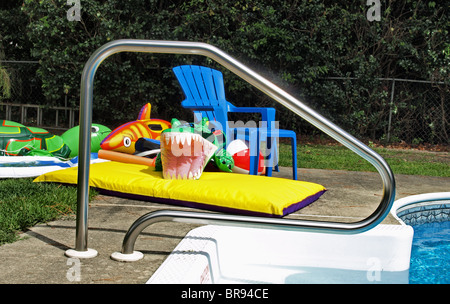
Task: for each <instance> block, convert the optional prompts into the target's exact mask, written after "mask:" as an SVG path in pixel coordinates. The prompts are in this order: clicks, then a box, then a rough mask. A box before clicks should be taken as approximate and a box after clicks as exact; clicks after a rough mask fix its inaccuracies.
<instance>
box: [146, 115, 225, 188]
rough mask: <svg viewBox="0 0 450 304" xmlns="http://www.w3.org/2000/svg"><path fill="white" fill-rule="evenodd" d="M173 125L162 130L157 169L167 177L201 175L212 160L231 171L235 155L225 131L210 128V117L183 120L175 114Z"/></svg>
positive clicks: (177, 177)
mask: <svg viewBox="0 0 450 304" xmlns="http://www.w3.org/2000/svg"><path fill="white" fill-rule="evenodd" d="M171 125H172V127H171V128H170V129H166V130H164V131H163V132H162V133H161V139H160V141H161V144H160V146H161V152H160V153H159V154H158V156H157V158H156V161H155V170H157V171H163V176H164V178H166V179H198V178H200V176H201V174H202V172H203V169H204V168H205V166H206V165H207V164H208V163H209V162H210V161H212V162H213V163H214V164H215V165H216V166H217V168H218V169H220V170H222V171H225V172H232V169H233V166H234V160H233V157H232V156H231V155H230V154H229V153H228V152H227V151H226V149H225V147H226V139H225V135H224V134H223V133H222V132H221V131H214V132H211V130H210V129H209V128H208V125H209V121H208V119H207V118H203V119H202V121H201V122H200V123H182V122H180V121H179V120H178V119H176V118H174V119H172V121H171Z"/></svg>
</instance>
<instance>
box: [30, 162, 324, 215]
mask: <svg viewBox="0 0 450 304" xmlns="http://www.w3.org/2000/svg"><path fill="white" fill-rule="evenodd" d="M77 175H78V168H76V167H75V168H68V169H63V170H58V171H53V172H49V173H45V174H43V175H41V176H39V177H38V178H36V179H35V180H34V181H35V182H59V183H67V184H76V183H77ZM89 184H90V186H92V187H95V188H97V189H99V191H100V192H101V193H104V194H108V195H114V196H120V197H125V198H130V199H139V200H146V201H151V202H156V203H167V204H174V205H181V206H187V207H193V208H199V209H206V210H213V211H220V212H228V213H235V214H245V215H258V216H269V217H283V216H285V215H287V214H289V213H292V212H294V211H297V210H299V209H301V208H303V207H305V206H307V205H309V204H311V203H312V202H314V201H315V200H317V199H318V198H319V197H320V196H321V195H322V194H323V193H324V192H325V191H326V189H325V188H324V187H323V186H321V185H318V184H315V183H310V182H304V181H296V180H290V179H284V178H276V177H266V176H253V175H245V174H236V173H224V172H203V174H202V176H201V178H200V179H198V180H169V179H164V178H163V177H162V173H161V172H157V171H155V170H154V168H153V167H148V166H145V165H136V164H127V163H120V162H114V161H110V162H102V163H95V164H91V167H90V180H89Z"/></svg>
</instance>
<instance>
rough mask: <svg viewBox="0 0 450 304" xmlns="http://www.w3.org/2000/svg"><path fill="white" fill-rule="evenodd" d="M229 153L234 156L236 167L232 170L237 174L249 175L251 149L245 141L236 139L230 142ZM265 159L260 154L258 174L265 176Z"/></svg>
mask: <svg viewBox="0 0 450 304" xmlns="http://www.w3.org/2000/svg"><path fill="white" fill-rule="evenodd" d="M227 151H228V153H230V154H231V156H233V160H234V167H233V169H232V171H233V172H235V173H242V174H248V173H249V169H250V149H249V148H248V145H247V144H246V142H245V141H243V140H241V139H236V140H233V141H232V142H230V144H229V145H228V147H227ZM264 173H265V167H264V157H263V156H262V154H261V153H260V154H259V161H258V174H264Z"/></svg>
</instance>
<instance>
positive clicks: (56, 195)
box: [0, 178, 96, 244]
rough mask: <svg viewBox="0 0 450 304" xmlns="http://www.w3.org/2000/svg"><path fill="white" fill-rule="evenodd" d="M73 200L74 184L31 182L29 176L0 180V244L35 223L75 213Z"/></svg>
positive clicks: (75, 194)
mask: <svg viewBox="0 0 450 304" xmlns="http://www.w3.org/2000/svg"><path fill="white" fill-rule="evenodd" d="M91 192H92V194H91V196H94V195H95V194H96V193H95V191H91ZM76 201H77V189H76V187H73V186H63V185H60V184H52V183H33V179H32V178H18V179H0V244H4V243H10V242H13V241H15V240H16V239H17V238H18V234H17V232H20V231H24V230H26V229H27V228H28V227H31V226H33V225H36V224H37V223H44V222H48V221H51V220H54V219H57V218H60V217H61V216H63V215H68V214H74V213H75V210H76Z"/></svg>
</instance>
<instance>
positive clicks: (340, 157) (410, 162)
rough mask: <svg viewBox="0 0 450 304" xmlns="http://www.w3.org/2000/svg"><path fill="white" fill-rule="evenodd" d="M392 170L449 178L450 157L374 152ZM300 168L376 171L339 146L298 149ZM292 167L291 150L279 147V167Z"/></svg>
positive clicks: (287, 146)
mask: <svg viewBox="0 0 450 304" xmlns="http://www.w3.org/2000/svg"><path fill="white" fill-rule="evenodd" d="M373 150H374V151H375V152H377V153H378V154H380V155H381V156H382V157H383V158H384V159H385V160H386V162H387V163H388V164H389V166H390V167H391V169H392V171H393V172H394V174H410V175H426V176H443V177H450V154H449V153H445V152H439V153H433V152H426V151H415V150H392V149H385V148H373ZM297 161H298V167H299V168H316V169H330V170H350V171H376V169H375V168H374V167H373V166H372V165H371V164H370V163H369V162H367V161H366V160H364V159H363V158H361V157H360V156H358V155H357V154H355V153H354V152H352V151H350V150H349V149H347V148H346V147H343V146H339V145H299V146H298V149H297ZM290 164H291V148H290V146H289V145H287V144H280V165H281V166H289V165H290Z"/></svg>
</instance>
